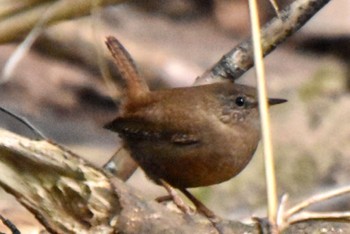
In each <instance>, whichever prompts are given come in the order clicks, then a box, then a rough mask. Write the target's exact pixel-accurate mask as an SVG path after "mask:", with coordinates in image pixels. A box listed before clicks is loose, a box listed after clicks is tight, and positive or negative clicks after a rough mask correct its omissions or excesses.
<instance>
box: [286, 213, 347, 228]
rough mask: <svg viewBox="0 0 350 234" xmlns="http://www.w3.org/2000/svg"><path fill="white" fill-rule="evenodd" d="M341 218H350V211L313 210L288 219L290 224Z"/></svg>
mask: <svg viewBox="0 0 350 234" xmlns="http://www.w3.org/2000/svg"><path fill="white" fill-rule="evenodd" d="M329 219H332V220H339V219H350V211H348V212H311V211H304V212H301V213H299V214H296V215H294V216H292V217H290V219H289V220H288V224H289V225H291V224H294V223H300V222H304V221H307V220H329Z"/></svg>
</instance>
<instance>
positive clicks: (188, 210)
mask: <svg viewBox="0 0 350 234" xmlns="http://www.w3.org/2000/svg"><path fill="white" fill-rule="evenodd" d="M159 182H160V184H161V185H163V187H164V188H165V189H166V191H167V192H168V193H169V196H163V197H160V198H157V199H156V200H157V201H166V200H169V198H170V199H171V200H173V202H174V203H175V205H176V206H177V207H178V208H179V209H180V210H181V211H182V212H184V213H185V214H190V213H191V208H190V207H189V206H187V205H186V204H185V202H184V201H183V200H182V199H181V197H180V196H179V194H177V192H176V191H175V189H174V188H173V187H171V185H170V184H168V183H167V182H166V181H164V180H162V179H160V180H159Z"/></svg>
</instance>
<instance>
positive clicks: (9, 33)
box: [0, 0, 125, 44]
mask: <svg viewBox="0 0 350 234" xmlns="http://www.w3.org/2000/svg"><path fill="white" fill-rule="evenodd" d="M123 1H125V0H101V1H100V4H101V6H102V5H103V6H107V5H112V4H117V3H121V2H123ZM56 2H57V1H55V2H54V3H56ZM51 5H52V2H49V3H47V2H44V3H42V4H40V5H35V6H28V9H26V10H24V11H23V12H21V13H18V14H15V15H11V16H9V17H7V18H5V19H2V20H1V21H0V44H1V43H6V42H9V41H12V40H15V39H16V38H18V37H20V36H22V35H23V34H25V33H28V32H29V31H30V30H31V29H32V28H33V27H34V26H35V24H36V23H37V22H38V21H39V19H40V18H41V16H42V15H43V14H44V12H45V11H46V10H47V8H48V7H50V6H51ZM92 5H93V3H92V1H90V0H89V1H87V0H73V1H72V0H61V1H59V2H57V5H56V6H55V9H53V10H52V12H53V13H52V14H51V17H50V18H49V19H48V20H47V23H48V24H52V23H55V22H58V21H60V20H65V19H71V18H74V17H79V16H84V15H88V14H90V10H91V7H92Z"/></svg>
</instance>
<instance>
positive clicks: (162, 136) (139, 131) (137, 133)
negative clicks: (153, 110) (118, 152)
mask: <svg viewBox="0 0 350 234" xmlns="http://www.w3.org/2000/svg"><path fill="white" fill-rule="evenodd" d="M104 127H105V128H106V129H109V130H111V131H114V132H118V133H119V134H120V136H121V137H122V138H126V139H129V140H149V141H152V140H163V141H168V142H170V143H173V144H179V145H189V144H195V143H198V142H199V141H200V139H199V137H198V136H197V135H196V134H194V133H191V132H189V131H188V130H187V131H186V130H178V129H174V128H172V126H170V125H167V126H162V124H159V123H157V122H155V121H151V120H147V119H145V118H142V119H141V118H138V117H132V118H130V117H128V118H123V117H119V118H117V119H115V120H113V121H112V122H110V123H108V124H107V125H105V126H104ZM164 129H166V130H164Z"/></svg>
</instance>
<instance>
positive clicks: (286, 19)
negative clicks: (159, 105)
mask: <svg viewBox="0 0 350 234" xmlns="http://www.w3.org/2000/svg"><path fill="white" fill-rule="evenodd" d="M328 2H330V0H296V1H294V2H293V3H292V4H290V5H289V6H287V7H286V8H285V9H283V10H282V11H281V12H280V16H279V17H280V18H279V17H275V18H274V19H272V20H271V21H270V22H268V23H267V24H266V25H265V26H264V27H263V28H262V30H261V41H262V49H263V54H264V56H266V55H267V54H269V53H270V52H271V51H272V50H273V49H274V48H276V46H277V45H279V44H281V43H282V42H283V41H284V40H286V38H288V37H289V36H291V35H292V34H293V33H294V32H295V31H297V30H298V29H300V28H301V27H302V26H303V25H304V24H305V23H306V22H307V21H308V20H309V19H310V18H311V17H312V16H314V15H315V14H316V13H317V12H318V11H319V10H320V9H321V8H322V7H323V6H325V5H326V4H327V3H328ZM253 64H254V62H253V47H252V41H251V39H250V38H249V39H247V40H245V41H243V42H241V43H240V44H239V45H237V46H236V47H235V48H234V49H232V50H231V51H230V52H228V53H227V54H225V55H224V56H223V58H222V59H221V60H220V61H219V62H218V63H216V64H215V65H214V66H213V67H212V68H211V69H210V70H208V71H207V72H205V73H204V74H203V75H201V76H200V77H198V78H197V80H196V85H198V84H204V83H214V82H217V81H218V80H220V79H231V80H236V79H238V78H239V77H240V76H241V75H242V74H244V73H245V72H246V71H247V70H248V69H250V68H251V67H252V66H253Z"/></svg>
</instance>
